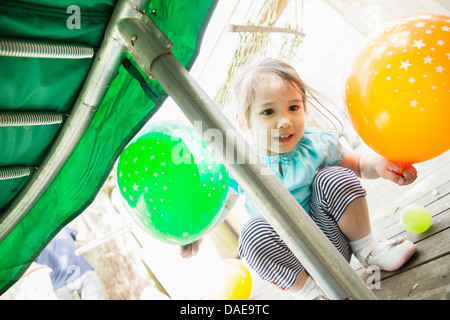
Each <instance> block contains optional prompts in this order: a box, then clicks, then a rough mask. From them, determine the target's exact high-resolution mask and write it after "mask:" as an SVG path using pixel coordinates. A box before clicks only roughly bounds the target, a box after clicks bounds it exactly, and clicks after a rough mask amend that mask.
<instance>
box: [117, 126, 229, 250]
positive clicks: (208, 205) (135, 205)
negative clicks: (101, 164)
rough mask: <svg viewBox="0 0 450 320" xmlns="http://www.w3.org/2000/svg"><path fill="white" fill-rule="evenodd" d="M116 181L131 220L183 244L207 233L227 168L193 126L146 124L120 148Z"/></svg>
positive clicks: (218, 207) (218, 205) (219, 206)
mask: <svg viewBox="0 0 450 320" xmlns="http://www.w3.org/2000/svg"><path fill="white" fill-rule="evenodd" d="M117 182H118V185H119V188H120V192H121V194H122V197H123V198H124V199H125V200H126V203H127V204H128V207H129V211H130V212H131V215H132V217H133V218H134V220H135V221H136V222H137V223H138V224H139V225H140V226H141V227H142V228H144V229H145V230H146V231H148V232H149V233H150V234H151V235H153V236H154V237H156V238H157V239H159V240H161V241H163V242H166V243H171V244H176V245H182V246H183V245H186V244H189V243H192V242H194V241H196V240H198V239H199V238H201V237H202V236H203V235H204V234H205V233H207V232H208V231H209V230H210V229H211V228H212V226H213V225H214V223H215V222H216V220H217V219H218V216H219V213H220V212H221V210H222V208H223V206H224V204H225V200H226V196H227V193H228V185H229V178H228V172H227V170H226V168H225V167H224V166H223V164H221V163H220V162H218V160H217V159H216V157H215V155H214V152H213V151H212V150H211V149H210V148H209V147H208V146H207V144H206V143H205V142H204V141H203V139H202V138H201V136H200V135H199V134H198V133H197V132H195V131H194V130H193V129H192V128H188V127H184V126H180V125H177V124H173V123H163V124H159V125H153V126H151V127H149V128H148V129H147V130H146V131H145V132H144V133H142V134H140V135H139V136H138V137H136V138H135V139H134V140H133V141H132V142H131V143H130V144H129V145H128V146H127V147H126V148H125V150H124V151H123V153H122V154H121V156H120V158H119V162H118V165H117Z"/></svg>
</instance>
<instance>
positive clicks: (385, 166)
mask: <svg viewBox="0 0 450 320" xmlns="http://www.w3.org/2000/svg"><path fill="white" fill-rule="evenodd" d="M378 174H379V175H380V176H381V177H383V178H385V179H388V180H390V181H392V182H394V183H396V184H398V185H399V186H406V185H408V184H411V183H413V182H414V181H415V180H416V179H417V170H416V168H414V167H413V166H409V167H406V168H403V169H402V167H401V166H400V165H399V164H397V163H395V162H392V161H389V160H387V159H384V161H382V163H381V166H380V167H379V169H378Z"/></svg>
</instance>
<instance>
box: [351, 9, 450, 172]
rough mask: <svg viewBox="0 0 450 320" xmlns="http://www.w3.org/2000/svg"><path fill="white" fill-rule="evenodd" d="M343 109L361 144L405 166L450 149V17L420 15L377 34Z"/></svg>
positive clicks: (356, 69)
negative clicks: (360, 139)
mask: <svg viewBox="0 0 450 320" xmlns="http://www.w3.org/2000/svg"><path fill="white" fill-rule="evenodd" d="M343 89H344V90H343V91H344V92H343V95H344V101H345V108H346V112H347V115H348V116H349V119H350V121H351V123H352V125H353V127H354V128H355V130H356V131H357V132H358V134H359V136H360V137H361V138H362V140H363V141H364V142H365V143H366V144H367V145H369V146H370V147H371V148H372V149H373V150H375V151H376V152H377V153H379V154H380V155H382V156H384V157H385V158H387V159H390V160H392V161H395V162H397V163H399V164H401V165H402V166H404V167H406V166H408V165H411V164H414V163H418V162H422V161H426V160H429V159H432V158H434V157H436V156H438V155H440V154H442V153H444V152H446V151H447V150H449V149H450V125H449V120H450V17H447V16H442V15H435V14H420V15H413V16H409V17H405V18H402V19H400V20H396V21H394V22H392V23H390V24H387V25H386V26H384V27H383V28H382V29H381V30H380V31H378V32H376V33H375V34H374V35H373V36H372V37H370V39H368V41H367V42H366V44H365V45H364V47H363V48H362V50H361V51H360V52H359V53H358V55H357V57H356V59H355V61H354V62H353V65H352V68H351V72H350V73H349V76H348V77H347V78H346V81H345V84H344V88H343Z"/></svg>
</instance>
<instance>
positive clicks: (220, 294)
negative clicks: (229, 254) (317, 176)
mask: <svg viewBox="0 0 450 320" xmlns="http://www.w3.org/2000/svg"><path fill="white" fill-rule="evenodd" d="M216 271H217V272H215V273H214V277H213V278H212V279H211V286H210V288H211V299H214V300H248V298H250V293H251V291H252V277H251V275H250V272H249V271H248V269H247V267H246V266H245V264H244V263H242V262H241V261H240V260H237V259H226V260H223V261H222V263H221V264H220V267H219V268H218V270H216Z"/></svg>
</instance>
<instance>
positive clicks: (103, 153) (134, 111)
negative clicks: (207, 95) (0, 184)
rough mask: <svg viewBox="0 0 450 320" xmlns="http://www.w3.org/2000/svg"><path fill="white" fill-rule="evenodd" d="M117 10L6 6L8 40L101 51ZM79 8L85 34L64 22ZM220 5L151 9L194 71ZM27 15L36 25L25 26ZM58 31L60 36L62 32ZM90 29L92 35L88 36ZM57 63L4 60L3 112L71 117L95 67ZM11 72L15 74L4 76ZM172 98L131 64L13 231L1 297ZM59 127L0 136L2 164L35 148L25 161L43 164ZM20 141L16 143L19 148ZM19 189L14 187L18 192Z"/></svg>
mask: <svg viewBox="0 0 450 320" xmlns="http://www.w3.org/2000/svg"><path fill="white" fill-rule="evenodd" d="M113 3H114V1H105V0H104V1H95V0H77V1H59V2H57V4H56V2H54V1H50V0H46V1H42V0H41V1H21V2H17V3H14V4H13V5H11V2H9V1H7V2H5V1H0V12H1V13H0V35H2V36H8V37H12V36H15V37H23V38H39V39H47V40H50V39H51V40H69V41H76V42H81V43H87V44H90V45H93V46H95V47H98V46H99V45H100V43H101V40H102V36H103V32H104V29H105V27H106V24H107V20H108V19H106V18H105V17H106V15H107V16H108V17H109V15H110V14H111V12H112V5H113ZM74 4H75V5H78V6H79V7H80V8H81V12H82V30H78V31H75V33H73V31H74V30H69V29H67V28H65V27H64V26H65V25H64V26H60V24H62V23H63V22H64V21H65V20H64V19H67V17H68V16H69V14H67V13H66V14H65V15H64V12H65V9H66V8H67V6H69V5H74ZM215 4H216V1H215V0H208V1H205V0H196V1H192V0H190V1H188V0H176V1H163V0H159V1H155V0H153V1H151V4H150V8H149V10H146V12H150V13H152V14H150V16H151V18H152V19H154V20H155V22H156V23H157V25H158V26H159V27H160V28H161V29H163V30H166V32H167V33H168V36H169V38H170V40H171V41H172V42H173V43H174V44H175V48H174V50H173V54H174V55H175V56H176V57H177V58H178V60H179V61H180V62H181V63H182V64H183V65H184V66H186V67H187V68H189V67H190V66H191V65H192V64H193V61H194V59H195V57H196V54H197V51H198V48H199V45H200V40H201V37H202V35H203V30H204V28H205V27H206V25H207V23H208V21H209V18H210V15H211V14H212V11H213V9H214V7H215ZM44 6H45V7H44ZM46 12H47V15H46ZM24 14H27V15H28V17H29V18H30V19H27V20H24V19H23V15H24ZM85 16H86V17H87V18H86V19H84V17H85ZM96 17H97V18H98V19H97V18H96ZM83 19H84V20H83ZM90 22H92V24H90ZM100 22H101V23H100ZM64 23H65V22H64ZM36 26H39V30H36ZM56 26H58V28H59V31H56V30H55V28H56ZM83 26H86V28H87V29H88V30H89V32H87V31H86V30H83ZM181 26H182V27H181ZM25 60H26V61H25ZM44 60H46V61H44ZM50 61H51V60H47V59H25V58H16V59H13V58H4V57H0V66H1V68H0V70H1V71H0V96H2V100H1V101H0V110H15V111H18V110H39V111H49V110H52V111H58V112H64V113H70V109H71V107H72V105H73V103H74V101H75V99H76V97H77V95H78V93H79V90H80V88H81V85H82V83H83V82H84V79H85V76H86V74H87V72H88V70H89V67H90V63H91V62H92V60H66V61H65V60H61V61H60V62H58V64H55V61H56V60H55V61H53V63H51V62H50ZM59 64H60V65H59ZM4 67H6V69H7V72H3V70H4ZM17 70H21V73H22V74H23V73H26V74H28V77H30V79H26V77H25V76H23V75H22V74H19V73H16V71H17ZM3 97H4V99H3ZM165 98H166V94H165V92H164V91H163V90H162V89H161V88H160V86H159V85H158V84H157V82H155V81H150V80H149V79H147V78H146V77H144V76H143V74H142V72H141V71H140V70H139V69H138V68H136V67H135V65H134V64H133V63H132V62H130V61H128V60H125V61H124V63H123V66H122V67H121V68H120V70H119V72H118V75H117V76H116V78H115V79H114V81H113V83H112V85H111V87H110V89H109V90H108V93H107V95H106V97H105V99H104V100H103V102H102V104H101V105H100V107H99V109H98V111H97V112H96V114H95V116H94V118H93V120H92V122H91V124H90V125H89V127H88V129H87V131H86V133H85V134H84V136H83V138H82V139H81V141H80V143H79V144H78V145H77V146H76V148H75V150H74V152H73V154H72V155H71V156H70V157H69V159H68V161H67V163H66V164H65V166H64V167H63V169H62V170H61V172H60V173H59V174H58V175H57V177H56V179H55V181H54V182H53V183H52V184H51V186H50V187H49V189H47V191H46V192H45V193H44V195H43V196H42V197H41V199H40V200H39V201H38V203H37V204H36V205H35V206H34V207H33V209H32V210H31V211H30V212H29V213H28V215H27V216H26V217H25V218H24V219H23V220H22V221H21V222H20V223H19V225H18V226H17V227H16V228H15V229H14V230H13V232H12V233H11V234H10V235H9V236H8V237H7V238H6V239H5V240H4V241H2V242H1V243H0V294H3V293H4V292H5V291H6V290H7V289H8V288H9V287H10V286H11V285H13V284H14V283H15V281H17V280H18V279H19V278H20V277H21V276H22V274H23V273H24V272H25V271H26V269H27V268H28V267H29V265H30V264H31V263H32V262H33V261H34V260H35V259H36V257H37V256H38V255H39V254H40V252H41V251H42V249H43V248H44V247H45V246H46V245H47V243H48V242H49V241H50V240H51V239H52V238H53V236H54V235H56V234H57V233H58V232H59V231H60V230H61V229H62V228H63V227H64V226H65V225H66V224H67V223H69V222H70V221H71V220H73V219H74V218H75V217H77V216H78V215H79V214H80V213H82V212H83V211H84V209H85V208H86V207H87V206H89V205H90V203H91V202H92V201H93V200H94V198H95V196H96V195H97V193H98V191H99V189H100V187H101V186H102V185H103V183H104V181H105V180H106V179H107V177H108V175H109V173H110V171H111V169H112V167H113V165H114V163H115V161H116V160H117V158H118V156H119V155H120V152H121V151H122V150H123V149H124V148H125V146H126V145H127V144H128V143H129V141H131V139H132V138H133V137H134V136H135V135H136V134H137V133H138V132H139V130H140V129H141V128H142V127H143V126H144V125H145V123H146V122H147V121H148V120H149V119H150V118H151V116H152V115H153V114H154V112H156V110H157V109H158V108H159V106H160V105H161V104H162V103H163V101H164V100H165ZM55 127H56V128H57V126H49V127H48V128H47V129H48V131H47V129H43V128H46V127H42V128H41V129H35V130H43V131H46V132H45V133H44V132H42V133H41V134H39V135H38V134H36V135H35V134H32V135H27V134H25V133H24V132H23V128H22V129H20V128H18V129H16V130H18V132H16V133H13V134H11V135H10V134H8V133H3V135H1V132H0V137H1V141H0V146H2V145H4V146H8V151H7V152H3V149H2V151H1V154H0V162H2V163H8V164H11V162H14V161H17V160H18V158H17V156H16V154H22V155H26V154H27V152H30V153H33V152H31V151H32V150H33V149H34V153H33V154H34V155H33V156H31V154H30V156H29V157H28V156H24V157H23V158H24V160H23V162H25V163H30V162H39V161H41V160H42V156H43V155H42V154H39V155H37V154H36V153H37V149H38V148H42V150H46V148H48V147H49V145H51V143H52V142H53V141H54V139H55V138H56V136H57V132H58V129H56V130H55ZM20 130H22V131H20ZM51 131H53V132H51ZM55 131H56V132H55ZM12 136H15V137H16V138H15V139H14V142H13V143H12V142H11V141H12V140H11V139H12ZM52 137H53V138H52ZM31 141H32V142H31ZM10 144H13V147H11V146H10ZM30 144H32V145H33V146H30ZM37 145H40V146H39V147H38V146H37ZM14 157H16V158H15V159H14ZM13 160H14V161H13ZM21 183H22V184H24V183H23V182H20V181H17V183H16V186H15V188H16V189H18V188H20V186H21ZM12 185H13V183H11V186H9V188H13V187H14V186H12ZM0 201H1V199H0ZM0 205H1V202H0Z"/></svg>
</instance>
